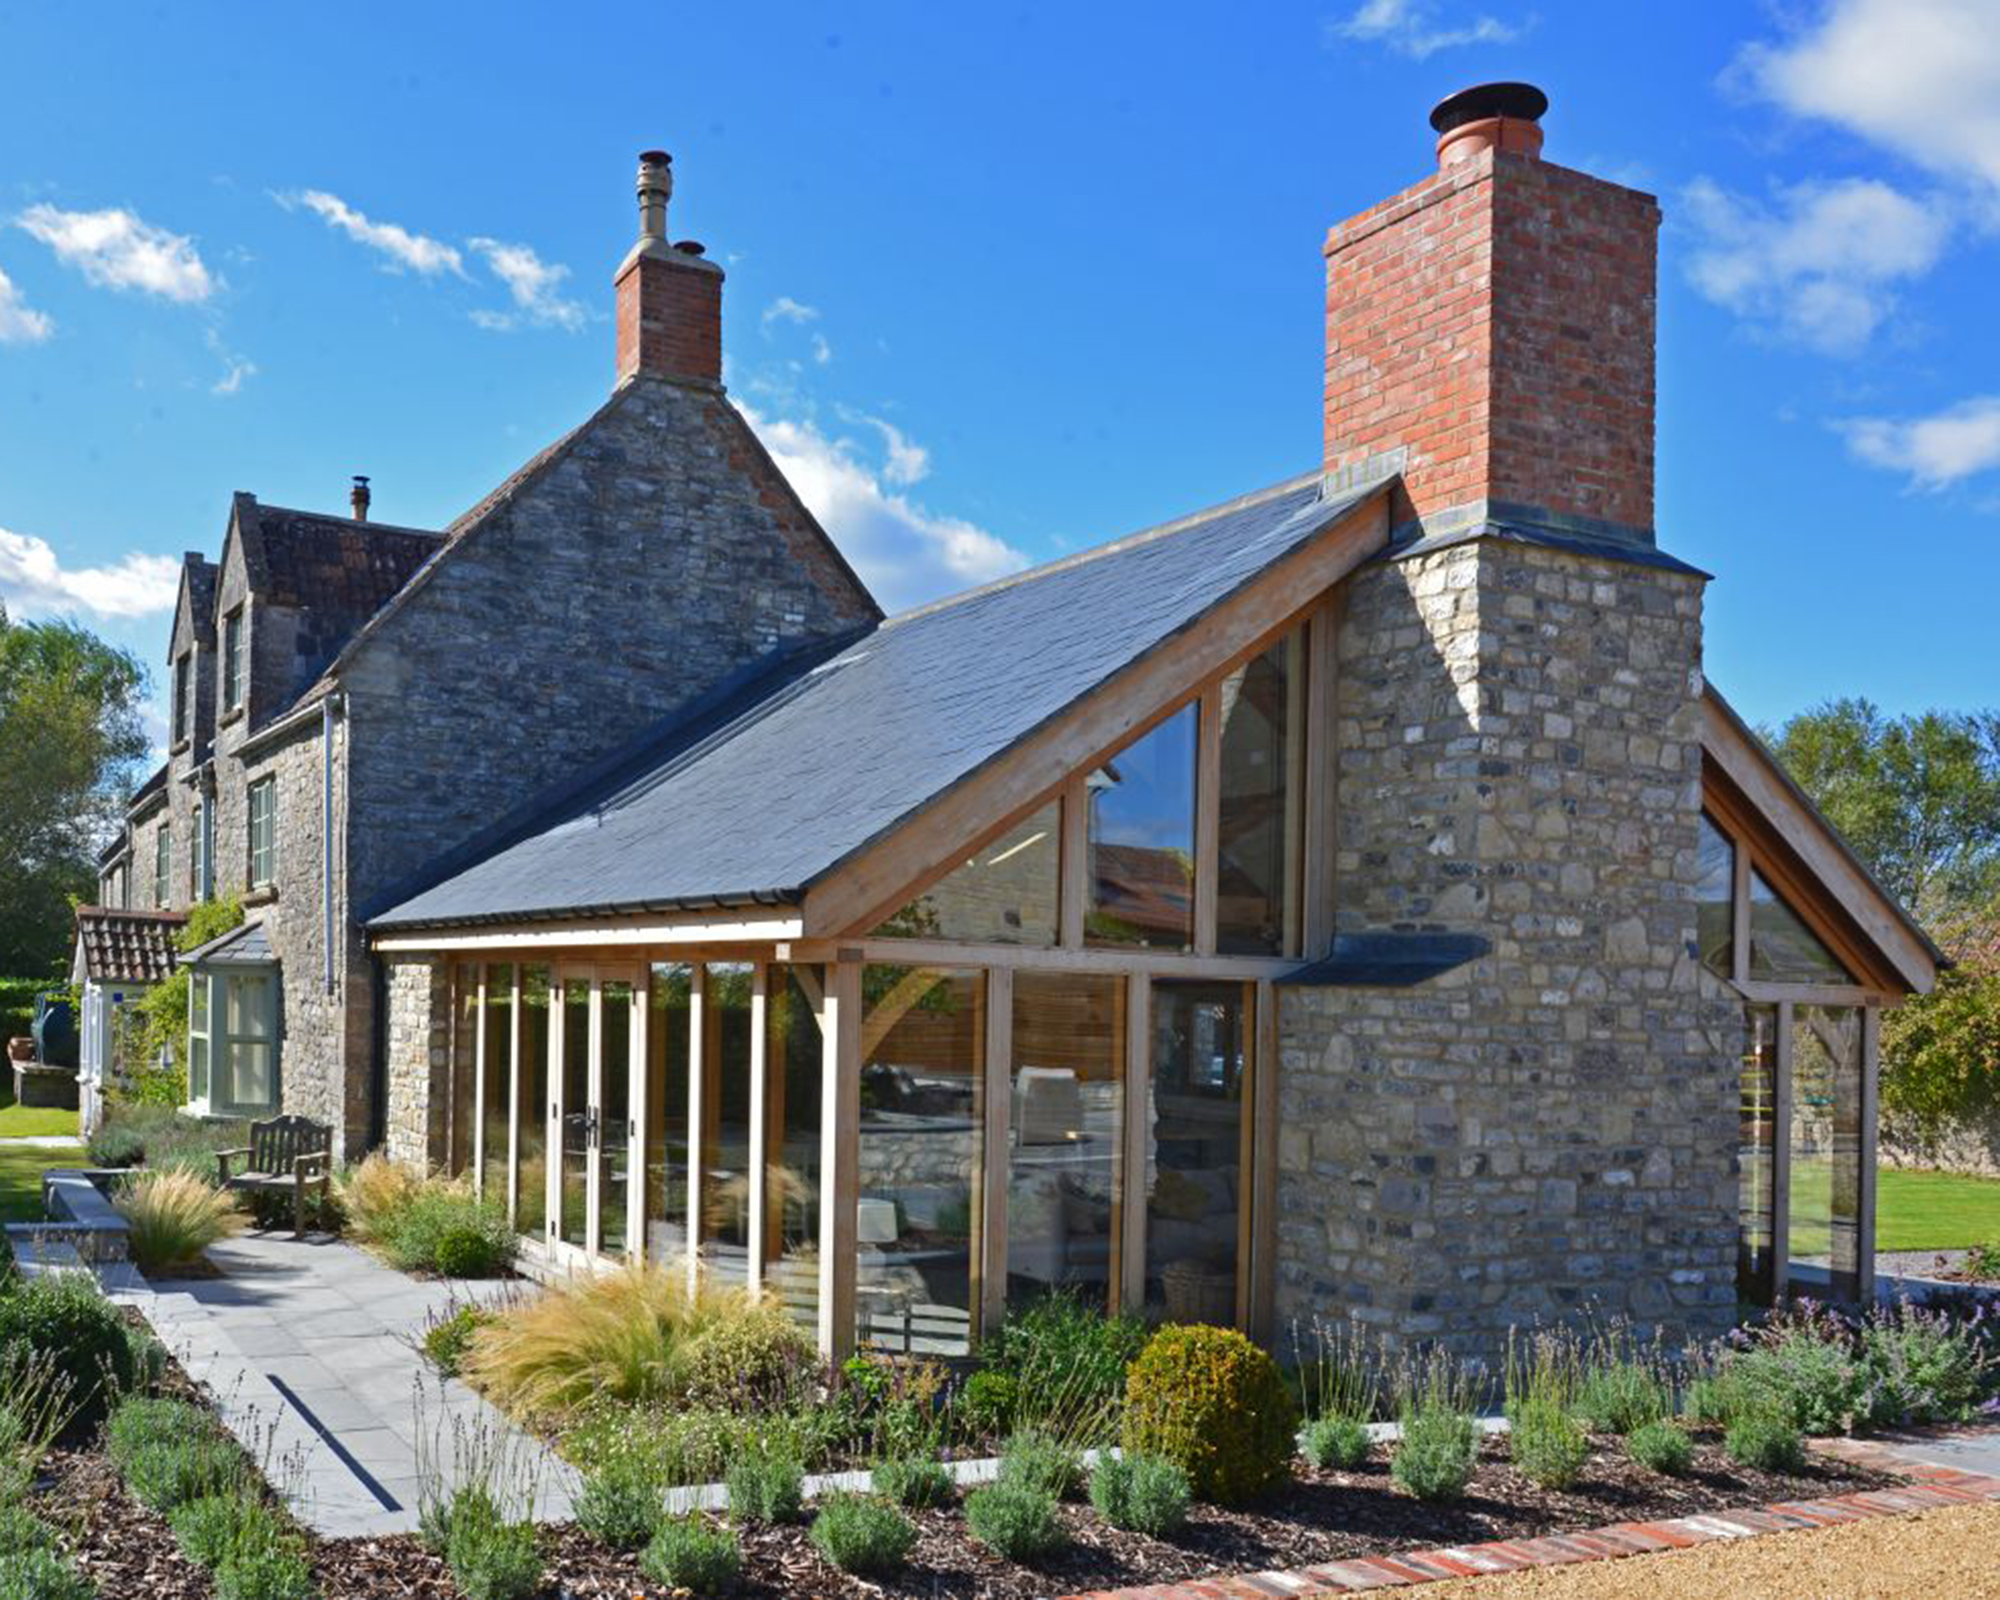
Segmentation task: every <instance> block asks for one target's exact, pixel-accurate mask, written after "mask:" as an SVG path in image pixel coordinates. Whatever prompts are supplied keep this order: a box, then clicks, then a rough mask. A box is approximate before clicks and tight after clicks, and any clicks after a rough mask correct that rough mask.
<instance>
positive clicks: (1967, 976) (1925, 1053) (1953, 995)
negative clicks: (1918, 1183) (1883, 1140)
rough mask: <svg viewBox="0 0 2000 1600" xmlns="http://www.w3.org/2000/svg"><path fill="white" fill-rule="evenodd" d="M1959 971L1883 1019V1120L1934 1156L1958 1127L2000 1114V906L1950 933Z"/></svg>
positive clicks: (1903, 1138) (1950, 950)
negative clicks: (1940, 1144) (1935, 1150)
mask: <svg viewBox="0 0 2000 1600" xmlns="http://www.w3.org/2000/svg"><path fill="white" fill-rule="evenodd" d="M1946 949H1947V951H1948V953H1949V954H1950V955H1951V956H1952V958H1953V960H1954V962H1955V963H1956V964H1955V965H1954V966H1952V967H1950V968H1948V969H1947V970H1945V971H1944V972H1941V973H1939V974H1938V981H1937V987H1936V988H1935V989H1934V990H1933V991H1932V992H1931V993H1929V994H1927V995H1914V996H1912V997H1911V998H1910V999H1908V1000H1906V1001H1904V1002H1903V1004H1902V1005H1900V1006H1896V1007H1893V1008H1892V1009H1890V1010H1888V1011H1885V1012H1884V1013H1883V1015H1882V1057H1883V1061H1884V1063H1885V1067H1886V1070H1885V1071H1884V1072H1883V1074H1882V1115H1883V1118H1884V1120H1885V1121H1887V1122H1888V1123H1889V1124H1890V1126H1891V1127H1892V1128H1893V1129H1894V1131H1895V1134H1896V1136H1897V1139H1898V1141H1899V1142H1901V1143H1907V1144H1911V1145H1914V1146H1916V1147H1917V1148H1918V1149H1919V1150H1934V1149H1935V1147H1936V1146H1937V1144H1938V1142H1939V1141H1940V1140H1941V1139H1942V1138H1943V1137H1944V1136H1945V1135H1946V1134H1947V1133H1949V1132H1950V1131H1951V1130H1952V1129H1953V1128H1954V1127H1964V1126H1966V1125H1968V1124H1979V1123H1983V1122H1988V1121H1990V1120H1992V1119H1993V1118H1995V1117H1997V1116H2000V908H1996V909H1993V910H1988V911H1987V912H1985V913H1983V914H1979V915H1975V916H1972V917H1969V918H1967V919H1966V920H1965V921H1964V922H1963V923H1962V924H1961V925H1960V926H1959V927H1958V928H1957V929H1956V930H1953V931H1948V932H1947V935H1946Z"/></svg>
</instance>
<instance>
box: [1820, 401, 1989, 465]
mask: <svg viewBox="0 0 2000 1600" xmlns="http://www.w3.org/2000/svg"><path fill="white" fill-rule="evenodd" d="M1837 426H1838V427H1839V429H1840V431H1841V433H1842V434H1844V435H1845V436H1846V439H1847V448H1848V449H1849V450H1851V451H1852V452H1853V453H1854V454H1855V455H1856V456H1857V457H1858V458H1860V459H1861V460H1863V461H1865V462H1867V463H1868V464H1869V465H1870V466H1875V467H1887V468H1889V469H1890V470H1891V471H1895V472H1907V473H1908V474H1909V475H1910V486H1911V487H1912V488H1915V489H1942V488H1946V487H1948V486H1949V485H1951V484H1954V483H1956V482H1958V481H1959V480H1960V479H1961V478H1969V477H1971V476H1972V475H1973V474H1974V473H1977V472H1990V471H1992V470H1993V469H1995V468H1996V467H2000V395H1990V394H1989V395H1979V396H1977V397H1975V398H1973V399H1971V400H1961V401H1960V402H1959V403H1958V404H1957V405H1954V406H1947V407H1946V408H1945V409H1944V410H1942V411H1937V412H1933V413H1932V414H1931V415H1930V416H1928V417H1906V418H1890V417H1857V418H1854V419H1852V420H1850V421H1847V422H1843V423H1840V424H1838V425H1837Z"/></svg>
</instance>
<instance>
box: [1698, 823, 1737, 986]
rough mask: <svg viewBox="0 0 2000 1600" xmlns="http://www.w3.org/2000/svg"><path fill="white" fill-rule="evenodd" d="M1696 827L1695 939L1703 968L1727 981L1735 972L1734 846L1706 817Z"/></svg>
mask: <svg viewBox="0 0 2000 1600" xmlns="http://www.w3.org/2000/svg"><path fill="white" fill-rule="evenodd" d="M1696 828H1697V844H1696V858H1695V874H1696V877H1697V879H1698V882H1697V883H1696V886H1695V891H1694V920H1695V938H1696V940H1697V942H1698V943H1699V945H1700V947H1701V960H1702V965H1703V966H1705V967H1707V968H1708V969H1709V971H1711V972H1714V973H1719V974H1720V975H1721V976H1722V977H1725V978H1727V977H1731V976H1733V975H1734V973H1735V970H1736V969H1735V965H1734V963H1735V960H1736V893H1735V889H1736V846H1735V845H1734V844H1733V843H1732V842H1731V841H1730V838H1729V835H1728V834H1726V833H1724V832H1723V831H1722V830H1721V829H1720V828H1718V827H1717V826H1716V825H1715V824H1714V823H1712V822H1710V821H1709V820H1708V818H1707V817H1706V816H1703V817H1702V819H1701V821H1700V822H1699V823H1697V824H1696Z"/></svg>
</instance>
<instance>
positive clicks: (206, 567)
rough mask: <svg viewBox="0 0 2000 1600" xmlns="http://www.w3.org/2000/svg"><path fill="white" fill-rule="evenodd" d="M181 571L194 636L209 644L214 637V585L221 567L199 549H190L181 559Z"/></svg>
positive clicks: (220, 573) (218, 577)
mask: <svg viewBox="0 0 2000 1600" xmlns="http://www.w3.org/2000/svg"><path fill="white" fill-rule="evenodd" d="M181 571H182V573H183V574H185V576H186V578H187V594H188V615H189V616H190V617H192V618H193V619H194V621H193V624H192V626H193V628H194V636H195V638H197V639H198V640H200V641H201V642H202V643H203V644H210V643H212V642H213V641H214V639H215V586H216V583H217V582H218V581H219V580H220V579H221V577H222V568H220V567H219V566H217V565H216V564H215V563H214V562H213V561H210V560H208V559H207V558H206V557H204V556H203V555H202V553H201V552H200V551H199V550H190V551H188V553H187V555H186V556H185V557H184V558H183V559H182V562H181Z"/></svg>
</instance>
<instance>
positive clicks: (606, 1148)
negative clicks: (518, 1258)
mask: <svg viewBox="0 0 2000 1600" xmlns="http://www.w3.org/2000/svg"><path fill="white" fill-rule="evenodd" d="M551 1001H552V1003H551V1006H550V1010H551V1012H552V1015H551V1017H550V1027H549V1106H548V1118H549V1121H548V1148H549V1149H550V1150H552V1151H553V1152H555V1155H556V1159H555V1160H553V1161H551V1162H550V1163H549V1165H548V1222H547V1238H548V1244H549V1249H550V1251H551V1253H552V1254H554V1255H556V1256H557V1257H558V1258H559V1259H560V1258H565V1257H566V1258H569V1259H572V1260H587V1259H588V1258H590V1257H592V1256H598V1255H604V1256H612V1257H622V1256H624V1255H625V1254H626V1252H627V1250H628V1249H629V1247H630V1240H631V1225H632V1212H633V1209H634V1207H633V1201H634V1199H635V1198H636V1196H635V1194H634V1191H633V1186H632V1172H633V1170H634V1166H633V1159H634V1156H633V1152H634V1147H635V1144H636V1139H637V1130H638V1121H639V1119H638V1118H637V1116H636V1115H635V1110H636V1107H635V1103H634V1099H633V1071H634V1067H635V1065H636V1064H637V1063H639V1062H642V1061H643V1060H644V1059H645V1056H644V1049H643V1035H642V1031H641V1030H642V1029H643V1027H644V1014H645V1008H644V990H643V987H642V985H641V981H640V969H639V968H638V967H636V966H634V967H623V966H596V965H591V966H577V965H567V964H566V965H564V966H561V967H558V968H557V969H556V973H555V987H554V993H553V994H552V996H551Z"/></svg>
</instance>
